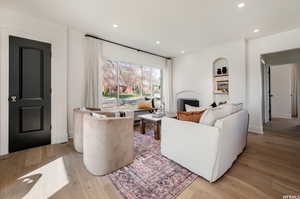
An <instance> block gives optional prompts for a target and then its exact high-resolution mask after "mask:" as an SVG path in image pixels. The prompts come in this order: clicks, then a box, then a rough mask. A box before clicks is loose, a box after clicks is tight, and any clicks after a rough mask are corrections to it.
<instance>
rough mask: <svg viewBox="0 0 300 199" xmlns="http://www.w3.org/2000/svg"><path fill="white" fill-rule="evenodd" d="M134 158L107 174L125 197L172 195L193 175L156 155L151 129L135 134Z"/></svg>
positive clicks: (156, 144)
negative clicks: (129, 163)
mask: <svg viewBox="0 0 300 199" xmlns="http://www.w3.org/2000/svg"><path fill="white" fill-rule="evenodd" d="M134 143H135V155H136V156H135V157H136V158H135V161H134V162H133V163H132V164H131V165H128V166H126V167H124V168H122V169H119V170H118V171H116V172H114V173H112V174H110V175H109V178H110V179H111V181H112V182H113V184H114V185H115V186H116V188H117V189H118V190H119V192H120V193H121V195H122V196H123V197H124V198H126V199H152V198H153V199H173V198H176V196H178V195H179V194H180V193H181V192H182V191H183V190H184V189H185V188H186V187H187V186H189V185H190V184H191V183H192V182H193V181H194V180H195V179H196V178H197V175H195V174H193V173H191V172H190V171H189V170H187V169H185V168H183V167H181V166H180V165H178V164H176V163H174V162H173V161H171V160H169V159H167V158H165V157H163V156H162V155H161V154H160V142H159V141H156V140H154V138H153V132H151V131H148V132H147V135H142V134H140V133H139V132H136V133H135V137H134Z"/></svg>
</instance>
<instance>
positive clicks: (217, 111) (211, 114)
mask: <svg viewBox="0 0 300 199" xmlns="http://www.w3.org/2000/svg"><path fill="white" fill-rule="evenodd" d="M228 115H230V113H229V112H228V111H226V109H224V108H222V107H217V108H211V109H208V110H206V111H205V113H204V114H203V116H202V117H201V120H200V123H201V124H204V125H208V126H213V125H215V123H216V121H217V120H219V119H222V118H224V117H226V116H228Z"/></svg>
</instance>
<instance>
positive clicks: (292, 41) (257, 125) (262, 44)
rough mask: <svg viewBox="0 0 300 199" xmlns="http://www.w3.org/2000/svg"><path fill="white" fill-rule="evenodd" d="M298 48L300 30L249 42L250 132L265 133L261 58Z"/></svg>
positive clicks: (248, 106) (248, 105)
mask: <svg viewBox="0 0 300 199" xmlns="http://www.w3.org/2000/svg"><path fill="white" fill-rule="evenodd" d="M296 48H300V29H296V30H292V31H289V32H282V33H279V34H275V35H271V36H268V37H263V38H259V39H254V40H249V41H248V48H247V55H248V56H247V60H248V62H247V108H248V111H249V113H250V125H249V127H250V131H252V132H256V133H263V118H262V108H263V106H262V103H263V98H262V72H261V64H260V56H261V55H263V54H267V53H272V52H278V51H284V50H290V49H296ZM299 75H300V74H299ZM299 91H300V89H299ZM299 100H300V99H299Z"/></svg>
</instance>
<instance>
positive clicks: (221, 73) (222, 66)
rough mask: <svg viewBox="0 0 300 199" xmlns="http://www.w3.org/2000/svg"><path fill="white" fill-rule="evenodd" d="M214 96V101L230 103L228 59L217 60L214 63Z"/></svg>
mask: <svg viewBox="0 0 300 199" xmlns="http://www.w3.org/2000/svg"><path fill="white" fill-rule="evenodd" d="M212 68H213V85H214V87H213V96H214V101H215V102H216V103H217V104H219V103H224V102H228V101H229V73H230V67H229V62H228V59H226V58H225V57H220V58H217V59H216V60H215V61H214V62H213V67H212Z"/></svg>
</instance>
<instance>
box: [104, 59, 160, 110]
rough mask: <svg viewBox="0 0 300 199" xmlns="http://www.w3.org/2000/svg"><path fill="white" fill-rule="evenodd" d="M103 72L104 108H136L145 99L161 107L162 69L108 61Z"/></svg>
mask: <svg viewBox="0 0 300 199" xmlns="http://www.w3.org/2000/svg"><path fill="white" fill-rule="evenodd" d="M103 72H104V73H103V76H104V77H103V97H104V101H103V108H114V107H118V108H124V109H128V108H136V106H137V102H138V101H143V100H145V97H148V98H155V105H156V106H159V105H160V98H161V89H160V88H161V70H160V69H158V68H153V67H146V66H141V65H135V64H128V63H124V62H114V61H110V60H107V61H106V63H105V65H104V66H103Z"/></svg>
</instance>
